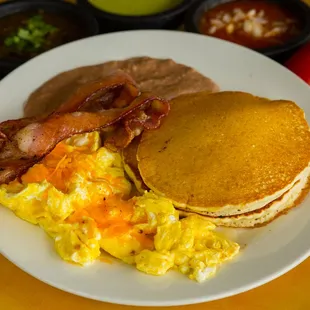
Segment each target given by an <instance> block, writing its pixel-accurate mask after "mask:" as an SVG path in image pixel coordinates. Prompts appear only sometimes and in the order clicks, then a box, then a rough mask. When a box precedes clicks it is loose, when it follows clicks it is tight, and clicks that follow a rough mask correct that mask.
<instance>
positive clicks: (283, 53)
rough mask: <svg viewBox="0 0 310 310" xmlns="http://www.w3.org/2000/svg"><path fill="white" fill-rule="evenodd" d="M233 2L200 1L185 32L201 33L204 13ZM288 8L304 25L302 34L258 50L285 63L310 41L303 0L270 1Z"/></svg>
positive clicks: (309, 16) (309, 21)
mask: <svg viewBox="0 0 310 310" xmlns="http://www.w3.org/2000/svg"><path fill="white" fill-rule="evenodd" d="M230 1H233V0H199V1H197V2H195V4H194V5H193V6H192V7H191V9H190V10H189V11H188V13H187V15H186V18H185V30H186V31H188V32H195V33H200V31H199V26H198V23H199V21H200V19H201V17H202V15H203V13H204V12H206V11H208V10H210V9H212V8H213V7H215V6H217V5H219V4H222V3H226V2H230ZM270 1H273V2H278V3H280V4H281V5H285V6H286V7H288V8H289V9H290V10H291V11H292V12H293V13H294V14H295V15H296V17H298V18H299V20H300V21H301V25H302V31H301V33H300V34H299V35H298V36H296V37H295V38H294V39H292V40H290V41H288V42H287V43H285V44H283V45H280V46H275V47H270V48H264V49H256V51H258V52H259V53H262V54H264V55H266V56H269V57H271V58H274V59H275V60H277V61H280V62H283V61H285V60H286V59H287V58H288V57H290V56H291V55H292V54H293V53H294V52H295V50H296V49H297V48H298V47H299V46H301V45H303V44H305V43H306V42H307V41H308V40H309V39H310V8H309V6H308V5H306V4H305V3H304V2H302V1H301V0H270Z"/></svg>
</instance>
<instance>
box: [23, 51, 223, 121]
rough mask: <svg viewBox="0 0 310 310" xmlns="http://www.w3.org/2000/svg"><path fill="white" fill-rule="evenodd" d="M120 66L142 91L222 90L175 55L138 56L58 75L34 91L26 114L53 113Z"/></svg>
mask: <svg viewBox="0 0 310 310" xmlns="http://www.w3.org/2000/svg"><path fill="white" fill-rule="evenodd" d="M117 69H121V70H122V71H124V72H126V73H127V74H129V75H130V76H131V77H132V78H133V79H134V80H135V82H136V84H137V86H138V88H139V89H140V90H141V91H151V92H152V93H154V94H156V95H157V96H160V97H163V98H165V99H171V98H174V97H177V96H179V95H181V94H187V93H195V92H199V91H210V92H215V91H217V90H218V86H217V85H216V84H215V83H214V82H213V81H212V80H210V79H209V78H207V77H205V76H203V75H202V74H200V73H199V72H197V71H196V70H194V69H193V68H190V67H188V66H185V65H182V64H179V63H176V62H174V61H173V60H171V59H156V58H150V57H135V58H129V59H126V60H119V61H109V62H106V63H103V64H99V65H94V66H87V67H80V68H76V69H73V70H70V71H67V72H63V73H60V74H58V75H56V76H55V77H54V78H52V79H50V80H49V81H47V82H46V83H44V84H43V85H42V86H40V87H39V88H38V89H37V90H35V91H34V92H33V93H32V94H31V95H30V97H29V98H28V100H27V102H26V104H25V108H24V112H25V116H26V117H28V116H38V115H43V114H44V115H46V114H49V113H51V112H52V111H54V110H55V109H57V108H58V107H59V106H60V105H62V104H63V103H64V102H66V101H67V100H68V99H69V97H70V96H71V95H72V93H74V92H76V91H77V89H79V88H80V87H81V86H82V85H84V84H86V83H89V82H92V81H95V80H100V79H102V78H103V77H105V76H106V75H107V74H109V73H111V72H112V71H115V70H117Z"/></svg>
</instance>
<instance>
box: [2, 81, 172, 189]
mask: <svg viewBox="0 0 310 310" xmlns="http://www.w3.org/2000/svg"><path fill="white" fill-rule="evenodd" d="M111 85H112V84H104V85H103V84H102V83H101V84H100V82H98V83H95V84H92V87H93V88H91V91H93V93H92V94H94V93H96V92H97V91H98V90H99V91H103V92H105V91H106V89H107V87H108V88H109V90H111V89H113V90H116V89H118V90H120V87H121V90H123V91H120V92H118V93H117V95H115V92H110V94H112V97H113V96H114V97H113V100H110V102H109V104H110V107H111V106H112V107H113V108H110V109H108V110H105V109H104V108H106V106H102V105H99V106H97V107H96V109H97V110H99V111H97V112H73V113H64V112H65V111H66V112H67V111H73V110H75V109H76V110H83V109H86V107H87V106H88V108H89V109H90V110H91V109H92V107H91V105H89V102H91V99H90V98H94V97H92V95H88V96H86V93H87V92H86V91H85V92H82V93H83V96H81V97H79V100H73V99H74V98H73V99H71V100H69V102H67V103H66V104H65V105H64V106H62V107H61V108H60V111H59V110H58V111H56V112H54V113H53V114H51V115H50V116H48V117H46V118H44V119H34V118H27V119H21V120H13V121H7V122H4V123H1V124H0V130H1V135H0V142H1V144H0V147H1V150H0V184H2V183H8V182H10V181H12V180H14V179H15V178H16V177H18V176H20V175H22V174H23V173H24V172H25V171H26V170H27V169H29V168H30V167H31V166H33V165H34V164H35V163H37V162H39V161H40V160H41V159H42V158H43V157H44V156H46V155H47V154H48V153H49V152H51V151H52V150H53V149H54V147H55V146H56V145H57V144H58V143H59V142H60V141H62V140H64V139H67V138H69V137H71V136H72V135H75V134H81V133H86V132H91V131H97V130H100V129H104V128H107V127H109V126H111V125H115V124H119V127H118V129H117V130H116V131H115V132H112V136H110V138H109V139H108V140H109V141H108V143H107V145H108V146H110V147H113V148H114V149H115V148H116V149H118V148H123V147H126V146H127V145H128V144H129V143H130V141H131V140H132V139H133V138H134V137H135V136H136V135H138V134H140V132H141V130H142V129H143V128H147V129H151V128H157V127H158V126H159V125H160V120H161V118H162V117H164V116H165V115H167V113H168V112H169V103H168V102H167V101H165V100H163V99H161V98H159V97H157V96H154V95H152V94H149V93H143V94H140V96H138V97H136V98H135V99H134V100H133V101H132V102H131V103H130V105H128V106H126V104H128V101H129V100H131V99H132V98H134V95H135V94H137V90H136V89H135V86H134V84H132V83H127V84H126V82H123V84H120V85H117V86H115V84H113V85H114V86H115V87H112V86H111ZM96 89H97V90H96ZM108 93H109V92H108V91H106V92H105V93H104V96H105V95H106V94H108ZM101 94H102V93H101ZM95 97H96V99H100V96H98V93H97V94H96V96H95ZM115 106H120V107H115ZM124 106H125V107H124Z"/></svg>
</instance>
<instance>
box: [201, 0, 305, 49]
mask: <svg viewBox="0 0 310 310" xmlns="http://www.w3.org/2000/svg"><path fill="white" fill-rule="evenodd" d="M300 28H301V25H300V21H299V20H298V19H297V18H296V17H295V15H294V12H291V11H290V10H289V9H287V8H285V7H283V6H282V5H281V4H280V3H275V2H272V1H268V0H261V1H255V0H254V1H253V0H236V1H229V2H225V3H221V4H219V5H217V6H215V7H214V8H211V9H210V10H208V11H206V12H205V13H204V15H203V17H202V19H201V22H200V29H201V32H202V33H204V34H207V35H209V36H215V37H218V38H221V39H224V40H228V41H231V42H234V43H238V44H240V45H244V46H247V47H250V48H254V49H261V48H268V47H272V46H277V45H281V44H284V43H285V42H288V41H289V40H291V39H293V38H294V37H296V36H297V35H298V34H299V33H300Z"/></svg>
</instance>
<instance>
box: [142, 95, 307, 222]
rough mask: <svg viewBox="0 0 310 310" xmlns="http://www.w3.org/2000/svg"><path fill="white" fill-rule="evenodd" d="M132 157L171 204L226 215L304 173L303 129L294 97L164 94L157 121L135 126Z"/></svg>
mask: <svg viewBox="0 0 310 310" xmlns="http://www.w3.org/2000/svg"><path fill="white" fill-rule="evenodd" d="M137 157H138V165H139V170H140V173H141V176H142V178H143V180H144V182H145V183H146V185H147V186H148V187H149V188H150V189H152V190H153V191H154V192H156V193H158V194H161V195H164V196H166V197H167V198H169V199H171V200H172V201H173V202H174V203H175V205H177V206H178V208H180V209H182V210H185V208H187V209H189V210H192V211H194V212H197V211H199V212H204V214H206V215H208V216H231V215H236V214H242V213H245V212H251V211H254V210H257V209H260V208H262V207H264V206H265V205H266V204H268V203H270V202H272V201H274V200H276V199H278V198H279V197H281V196H282V195H283V194H285V193H286V192H287V191H289V190H291V189H293V186H294V185H295V184H296V182H298V181H299V180H301V179H304V178H305V177H308V174H309V169H307V167H308V165H309V161H310V132H309V126H308V124H307V122H306V120H305V117H304V112H303V110H302V109H300V108H299V107H298V106H297V105H296V104H295V103H294V102H291V101H286V100H274V101H271V100H268V99H265V98H259V97H255V96H253V95H250V94H247V93H243V92H220V93H214V94H206V93H197V94H192V95H184V96H181V97H179V98H176V99H174V100H172V102H171V111H170V113H169V116H168V117H167V118H166V119H165V120H164V121H163V123H162V125H161V127H160V128H159V129H157V130H153V131H147V132H144V133H143V135H142V139H141V142H140V145H139V148H138V153H137Z"/></svg>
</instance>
